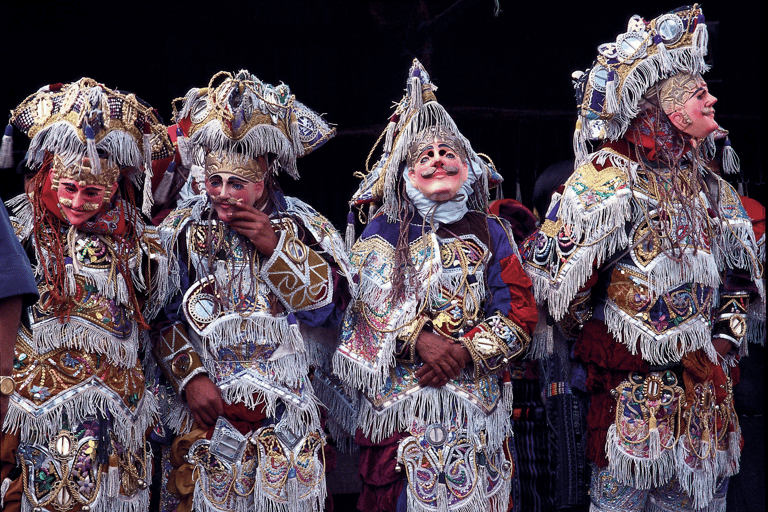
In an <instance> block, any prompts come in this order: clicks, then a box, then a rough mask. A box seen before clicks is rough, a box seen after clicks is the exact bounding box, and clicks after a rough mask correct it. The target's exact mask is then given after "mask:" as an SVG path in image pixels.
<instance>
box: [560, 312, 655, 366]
mask: <svg viewBox="0 0 768 512" xmlns="http://www.w3.org/2000/svg"><path fill="white" fill-rule="evenodd" d="M574 351H575V353H576V356H577V357H579V358H581V360H582V361H584V362H585V363H592V364H595V365H597V366H599V367H601V368H609V369H610V370H612V371H622V372H625V373H626V372H630V371H638V372H647V371H648V365H647V364H646V363H645V362H644V361H643V359H642V358H641V357H640V354H634V355H633V354H631V353H630V352H629V349H627V347H626V346H625V345H624V344H623V343H620V342H618V341H616V340H615V339H614V338H613V335H612V334H611V333H610V332H608V327H606V325H605V324H604V323H603V322H601V321H599V320H595V319H592V320H589V321H588V322H587V323H586V324H584V328H583V329H582V330H581V333H579V337H578V339H577V341H576V345H575V347H574Z"/></svg>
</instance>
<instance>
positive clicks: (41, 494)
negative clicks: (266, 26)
mask: <svg viewBox="0 0 768 512" xmlns="http://www.w3.org/2000/svg"><path fill="white" fill-rule="evenodd" d="M11 123H12V125H13V126H15V127H16V128H17V129H19V130H21V131H22V132H24V133H25V134H26V135H27V136H29V137H30V138H31V139H32V140H31V143H30V148H29V156H28V161H29V162H28V165H29V166H30V167H32V168H40V170H39V172H38V173H37V175H36V176H35V177H34V178H33V180H32V182H31V186H30V188H29V192H28V194H22V195H20V196H18V197H16V198H14V199H13V200H11V201H9V206H10V207H11V208H12V209H13V211H14V214H15V217H14V219H13V221H14V227H15V229H16V232H17V235H18V237H19V239H20V240H21V241H22V242H23V244H24V245H25V246H26V247H28V248H29V251H28V252H29V256H30V260H32V261H33V268H34V270H35V277H36V280H37V287H38V290H39V293H40V300H39V301H38V302H37V303H36V304H35V305H34V306H33V307H30V308H29V309H28V310H27V311H26V312H25V313H26V314H25V315H24V316H23V318H22V326H21V327H20V329H19V334H18V338H17V340H16V349H15V356H14V359H13V378H14V380H15V381H16V389H15V392H14V393H13V395H11V400H10V407H9V410H8V415H7V417H6V419H5V423H4V425H3V430H4V431H5V432H6V434H5V435H6V438H7V439H8V442H4V443H3V446H2V449H3V451H2V458H3V460H4V461H6V462H7V461H12V460H13V456H14V455H13V452H14V451H15V457H16V458H17V460H18V465H19V471H18V472H17V473H16V474H15V478H14V479H13V480H12V481H11V482H10V487H9V488H8V491H7V493H5V507H6V508H5V509H4V510H25V511H31V510H35V511H41V512H42V511H49V512H53V511H60V510H91V511H107V510H109V511H111V512H115V511H119V512H134V511H144V510H148V508H149V489H148V483H149V481H150V480H151V464H150V460H151V453H149V450H148V448H147V444H146V432H147V430H148V428H149V427H150V426H151V425H152V424H153V423H154V422H155V421H156V420H157V405H156V402H155V399H154V396H153V395H151V394H149V393H145V379H144V372H143V370H142V364H141V362H140V360H139V355H140V353H141V352H140V351H141V350H142V347H143V345H144V344H145V343H146V341H147V340H148V339H149V337H148V336H147V332H148V329H149V327H148V325H147V323H148V322H149V321H150V320H151V319H152V318H153V317H154V316H155V315H156V314H157V312H158V311H159V310H160V308H161V307H162V305H163V303H164V301H165V300H166V298H167V293H166V289H165V285H166V283H167V280H166V276H167V273H168V268H167V258H166V257H165V253H164V251H163V250H162V248H161V247H160V242H159V239H158V237H157V233H156V232H155V230H154V227H152V226H147V225H146V224H145V223H144V221H143V220H142V217H141V213H140V212H139V211H138V210H137V208H136V206H134V203H135V201H134V197H133V196H134V194H133V185H132V184H131V183H126V181H125V180H133V181H134V183H135V184H141V183H142V181H143V184H144V190H145V205H146V206H147V208H149V206H150V204H149V201H148V200H147V199H146V194H147V193H148V192H149V189H148V182H149V178H150V177H151V167H152V160H153V159H164V158H168V157H170V156H171V155H172V153H173V147H172V146H171V143H170V140H169V139H168V137H167V135H166V129H165V126H163V125H162V121H161V119H160V118H159V116H158V115H157V113H156V112H155V111H154V110H153V109H152V107H150V106H149V105H147V104H146V103H144V102H143V101H142V100H140V99H139V98H137V97H136V96H135V95H134V94H131V93H126V92H122V91H117V90H110V89H108V88H106V87H105V86H103V85H102V84H99V83H98V82H95V81H94V80H92V79H89V78H82V79H80V80H79V81H77V82H73V83H71V84H65V85H62V84H52V85H48V86H45V87H43V88H41V89H40V90H39V91H37V92H36V93H35V94H33V95H31V96H29V97H28V98H27V99H26V100H24V102H23V103H22V104H21V105H19V106H18V107H17V108H16V109H15V110H14V111H13V112H12V114H11ZM121 178H124V179H123V180H122V181H121ZM120 184H123V186H120ZM11 437H14V439H13V440H12V441H13V442H11V439H10V438H11Z"/></svg>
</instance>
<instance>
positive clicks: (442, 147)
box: [408, 129, 469, 201]
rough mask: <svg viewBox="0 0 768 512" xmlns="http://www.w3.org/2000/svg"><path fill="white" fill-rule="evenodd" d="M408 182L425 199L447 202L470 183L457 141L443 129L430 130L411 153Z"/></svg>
mask: <svg viewBox="0 0 768 512" xmlns="http://www.w3.org/2000/svg"><path fill="white" fill-rule="evenodd" d="M408 169H409V170H408V179H409V180H410V182H411V185H413V186H414V187H415V188H416V189H417V190H418V191H419V192H421V193H422V194H424V197H426V198H427V199H430V200H432V201H448V200H449V199H452V198H453V197H455V196H456V194H457V193H458V192H459V190H461V186H462V185H463V184H464V182H465V181H467V174H468V170H469V167H468V165H467V162H466V156H465V154H464V151H463V150H462V149H461V146H460V145H459V144H458V143H457V141H456V139H455V138H454V137H452V136H451V135H450V134H449V133H447V132H444V130H435V129H428V130H425V133H424V135H423V136H422V137H419V138H418V139H417V140H416V141H415V143H414V144H413V145H412V146H411V148H410V150H409V151H408Z"/></svg>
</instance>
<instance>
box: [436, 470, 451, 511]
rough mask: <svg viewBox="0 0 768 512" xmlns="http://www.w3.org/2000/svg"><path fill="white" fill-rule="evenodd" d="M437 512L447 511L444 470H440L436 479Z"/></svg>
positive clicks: (446, 488) (446, 487)
mask: <svg viewBox="0 0 768 512" xmlns="http://www.w3.org/2000/svg"><path fill="white" fill-rule="evenodd" d="M437 512H448V486H447V485H446V483H445V471H441V472H440V476H438V480H437Z"/></svg>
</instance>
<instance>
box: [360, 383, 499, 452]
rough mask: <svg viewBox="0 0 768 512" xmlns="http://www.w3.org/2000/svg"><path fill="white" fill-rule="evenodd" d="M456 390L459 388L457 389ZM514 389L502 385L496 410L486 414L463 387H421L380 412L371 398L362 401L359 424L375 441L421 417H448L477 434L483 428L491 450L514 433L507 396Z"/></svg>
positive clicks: (431, 420) (428, 420)
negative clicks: (463, 393) (505, 394)
mask: <svg viewBox="0 0 768 512" xmlns="http://www.w3.org/2000/svg"><path fill="white" fill-rule="evenodd" d="M454 389H455V388H454ZM507 391H511V386H509V390H507V389H506V386H501V392H502V396H501V397H500V398H499V401H498V404H497V406H496V409H495V410H493V412H491V413H490V414H485V413H484V412H483V411H481V410H480V409H479V408H478V407H477V406H475V405H474V404H472V403H471V402H469V401H468V400H467V399H465V398H464V397H462V396H461V395H460V393H461V391H460V390H456V391H453V390H449V389H448V388H447V387H446V386H443V387H442V388H432V387H418V388H415V389H414V390H412V391H411V392H409V396H408V397H407V398H403V399H401V400H399V401H397V402H396V403H395V404H393V405H392V406H390V407H388V408H387V409H386V410H384V411H381V412H379V411H377V410H376V409H374V408H373V405H372V404H371V402H370V401H368V400H366V399H364V398H362V399H361V400H360V413H359V416H358V427H360V428H361V429H362V431H363V434H364V435H365V436H366V437H368V438H369V439H370V440H371V441H372V442H374V443H378V442H380V441H382V440H384V439H386V438H387V437H389V436H391V435H392V434H393V433H395V432H398V431H406V430H408V428H409V427H410V426H411V425H412V424H413V422H414V420H416V419H418V420H419V421H422V422H424V423H426V424H430V423H442V422H444V421H445V419H446V418H450V421H452V422H455V423H457V424H459V425H461V424H464V423H465V422H466V425H467V427H466V430H467V431H468V432H472V433H476V432H480V431H482V430H484V431H485V433H486V435H487V440H486V442H487V447H488V448H487V449H488V450H490V451H491V452H495V451H497V450H500V449H501V447H502V444H503V443H504V440H505V439H506V438H507V437H510V436H511V435H513V434H512V422H511V421H510V415H511V414H512V409H511V408H510V405H511V400H507V399H505V396H504V393H505V392H507Z"/></svg>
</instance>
